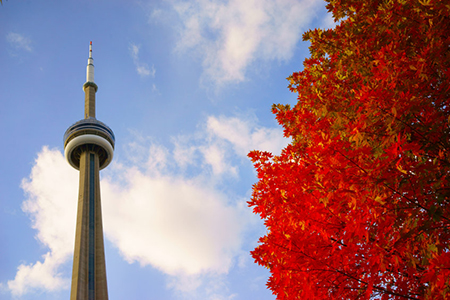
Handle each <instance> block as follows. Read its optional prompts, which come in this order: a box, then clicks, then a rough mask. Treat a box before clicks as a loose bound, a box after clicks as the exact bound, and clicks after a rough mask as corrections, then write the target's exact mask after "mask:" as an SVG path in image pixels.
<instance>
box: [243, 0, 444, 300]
mask: <svg viewBox="0 0 450 300" xmlns="http://www.w3.org/2000/svg"><path fill="white" fill-rule="evenodd" d="M328 2H329V4H328V5H327V8H328V10H329V11H331V12H333V15H334V17H335V20H336V21H337V22H338V24H339V25H337V26H336V28H334V29H329V30H320V29H315V30H312V31H309V32H307V33H305V35H304V39H305V40H308V41H310V42H311V46H310V51H311V57H310V58H308V59H306V60H305V62H304V70H303V71H301V72H298V73H294V74H292V75H291V76H290V77H289V78H288V80H289V81H290V85H289V88H290V89H291V90H292V91H293V92H296V93H298V103H297V104H296V105H295V107H292V108H291V107H289V106H288V105H274V107H273V112H274V113H275V114H276V117H277V120H278V121H279V123H280V124H281V125H283V127H284V133H285V136H287V137H291V138H292V143H291V144H290V145H288V146H287V147H286V148H285V149H284V150H283V151H282V153H281V155H279V156H273V155H271V154H270V153H266V152H259V151H253V152H251V153H250V154H249V156H250V158H251V159H252V161H253V162H254V165H255V168H256V169H257V172H258V179H259V181H258V182H257V183H256V184H255V185H254V189H253V196H252V199H251V201H249V205H250V206H251V207H253V209H254V212H255V213H257V214H259V215H260V216H261V218H263V219H264V220H265V225H266V226H267V228H268V232H269V233H268V234H267V235H266V236H264V237H262V238H261V239H260V245H259V246H258V247H257V248H256V249H255V250H254V251H252V255H253V257H254V258H255V260H256V262H257V263H259V264H261V265H262V266H265V267H267V268H268V269H269V270H270V272H271V277H270V279H269V282H268V287H269V288H270V289H271V290H272V291H273V293H274V294H276V295H277V299H449V298H450V185H449V179H450V178H449V176H448V175H449V173H450V161H449V159H450V153H449V149H450V128H449V120H450V118H449V117H450V79H449V78H450V3H449V1H442V0H440V1H439V0H393V1H385V0H384V1H380V0H365V1H360V0H329V1H328Z"/></svg>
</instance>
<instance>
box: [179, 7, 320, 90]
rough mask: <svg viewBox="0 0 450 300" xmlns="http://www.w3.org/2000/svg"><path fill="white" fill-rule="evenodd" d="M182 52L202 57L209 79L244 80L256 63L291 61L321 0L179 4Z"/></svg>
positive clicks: (218, 81)
mask: <svg viewBox="0 0 450 300" xmlns="http://www.w3.org/2000/svg"><path fill="white" fill-rule="evenodd" d="M173 3H174V4H173V5H174V9H175V11H176V12H177V14H178V16H179V17H180V20H181V23H182V27H181V29H180V33H179V36H180V40H179V43H178V48H179V49H180V50H183V51H184V50H189V49H190V50H192V51H193V52H195V53H199V54H201V56H202V57H203V58H202V59H203V67H204V70H205V74H204V75H205V76H204V78H205V79H206V78H207V79H210V80H212V81H213V82H214V83H216V84H219V85H220V84H224V83H227V82H240V81H244V80H245V79H246V73H247V71H248V69H249V68H250V67H251V66H252V64H253V63H255V62H256V61H260V62H264V61H270V60H279V61H286V60H288V59H290V58H291V57H292V55H293V52H294V49H295V46H296V44H297V42H298V41H299V40H300V38H301V34H302V31H303V30H304V29H306V28H307V26H308V25H309V23H310V22H311V20H312V18H313V17H314V16H315V14H314V9H315V8H316V7H318V6H319V5H323V3H322V1H318V0H301V1H297V0H246V1H241V0H229V1H225V2H224V1H219V0H195V1H177V0H176V1H174V2H173Z"/></svg>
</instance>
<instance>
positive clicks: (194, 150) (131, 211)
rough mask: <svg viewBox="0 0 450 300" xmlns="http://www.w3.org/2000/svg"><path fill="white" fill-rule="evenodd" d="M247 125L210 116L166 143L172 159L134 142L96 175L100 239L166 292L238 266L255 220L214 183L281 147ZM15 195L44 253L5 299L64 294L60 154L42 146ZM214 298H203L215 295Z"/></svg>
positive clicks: (70, 226) (73, 193) (69, 178)
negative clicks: (158, 276) (164, 284)
mask: <svg viewBox="0 0 450 300" xmlns="http://www.w3.org/2000/svg"><path fill="white" fill-rule="evenodd" d="M251 120H252V119H251V118H250V119H247V120H246V121H244V120H241V119H238V118H235V117H234V118H226V117H224V116H221V117H209V118H208V119H207V120H206V122H205V123H206V124H204V125H203V126H201V127H200V128H202V129H201V130H199V131H198V132H197V133H196V134H194V135H193V136H180V137H178V138H174V139H173V142H174V144H173V150H170V149H168V148H166V147H163V146H161V145H158V144H156V143H154V142H152V141H151V139H150V140H149V139H146V138H140V137H139V136H138V135H136V138H135V142H132V143H130V144H129V145H127V147H126V148H128V149H130V152H128V153H127V154H126V156H128V157H127V158H125V159H124V160H123V161H119V162H118V161H115V162H113V164H112V165H111V166H110V167H109V168H108V169H109V170H108V171H107V172H108V173H106V172H103V173H102V174H103V178H102V181H101V187H102V206H103V220H104V231H105V236H106V238H107V239H109V240H110V241H111V242H112V243H113V244H114V245H115V246H116V247H117V248H118V250H119V251H120V253H121V255H122V256H123V257H124V259H125V260H126V261H128V262H130V263H132V262H137V263H139V264H140V265H142V266H146V265H151V266H152V267H154V268H157V269H159V270H161V271H162V272H164V273H165V274H167V275H168V277H169V280H168V282H169V283H168V286H169V287H171V288H175V289H178V290H180V291H184V290H186V291H194V292H195V291H196V289H197V288H198V287H199V286H201V285H202V284H203V283H204V282H205V280H206V281H207V282H208V284H210V283H211V280H212V279H211V278H216V279H217V278H220V276H222V275H226V274H227V272H228V271H229V269H230V268H231V267H232V266H233V265H234V264H237V263H238V261H239V257H240V256H241V255H242V250H241V249H242V244H243V237H244V233H245V231H246V230H249V228H250V227H251V226H252V224H253V223H252V222H253V220H254V219H255V218H256V216H254V215H252V214H251V212H250V210H249V209H248V208H247V207H246V204H245V200H246V199H244V197H242V196H234V197H230V196H229V194H225V193H224V192H223V190H222V189H219V188H217V186H216V183H217V182H220V180H221V178H222V177H223V176H224V175H227V174H228V175H231V176H237V175H238V174H237V173H238V170H239V169H238V167H237V165H234V164H236V159H237V161H239V160H242V158H243V157H244V156H245V155H246V154H247V153H246V152H247V151H249V150H252V149H253V148H254V147H257V146H264V145H267V146H269V148H270V149H265V150H271V149H272V150H275V151H276V152H279V150H280V149H281V147H283V146H284V145H285V144H286V140H283V139H280V138H278V137H277V135H281V134H282V133H281V130H280V129H269V128H262V127H257V126H256V122H255V121H251ZM241 139H243V140H245V142H242V141H241ZM262 150H264V149H262ZM182 157H184V160H183V158H182ZM248 166H249V167H250V164H248ZM187 168H191V169H190V171H189V172H186V169H187ZM22 188H23V189H24V190H25V192H26V194H27V199H26V201H25V202H24V203H23V210H24V211H25V212H27V213H28V214H29V215H30V217H31V219H32V220H33V228H35V229H36V230H37V235H36V237H37V239H38V240H39V241H40V242H41V243H42V244H43V245H44V246H45V247H47V248H48V249H49V250H48V252H47V253H46V254H45V255H44V256H43V260H42V261H38V262H36V263H34V264H22V265H20V266H19V268H18V272H17V274H16V277H15V279H13V280H10V281H8V283H7V285H8V288H9V289H10V291H11V293H12V294H14V295H21V294H24V293H27V292H29V291H30V290H33V289H41V290H50V291H51V290H58V289H63V288H67V287H68V281H69V279H68V278H69V276H70V274H61V273H60V272H58V270H59V268H60V266H62V265H63V264H64V263H66V262H67V261H68V260H70V257H71V255H72V252H73V241H74V235H75V232H74V231H75V229H74V226H75V219H76V202H77V194H78V193H77V189H78V172H77V171H75V170H73V169H71V168H70V167H69V165H68V164H67V163H66V162H65V160H64V158H63V156H62V154H61V153H60V151H58V150H49V149H48V148H47V147H44V148H43V149H42V151H41V152H40V153H39V154H38V157H37V159H36V162H35V165H34V166H33V168H32V171H31V174H30V177H29V178H28V179H24V181H23V183H22ZM70 220H72V221H70ZM217 282H220V280H217ZM219 290H220V289H218V290H214V291H210V293H209V294H208V295H209V296H208V297H209V298H211V299H213V298H214V297H213V296H214V295H215V293H218V294H217V295H219V294H221V295H223V294H224V293H223V291H222V292H220V293H219V292H218V291H219ZM225 294H226V289H225ZM231 296H232V295H231ZM218 297H219V296H217V297H216V298H217V299H219V298H218Z"/></svg>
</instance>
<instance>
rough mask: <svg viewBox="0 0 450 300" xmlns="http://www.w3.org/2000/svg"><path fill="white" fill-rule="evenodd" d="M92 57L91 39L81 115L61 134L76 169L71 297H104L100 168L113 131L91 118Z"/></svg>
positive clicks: (88, 299)
mask: <svg viewBox="0 0 450 300" xmlns="http://www.w3.org/2000/svg"><path fill="white" fill-rule="evenodd" d="M93 62H94V60H93V58H92V42H91V43H90V46H89V58H88V65H87V70H86V83H85V84H84V85H83V89H84V93H85V103H84V119H82V120H80V121H78V122H76V123H75V124H73V125H72V126H70V127H69V128H68V129H67V130H66V133H65V134H64V154H65V157H66V160H67V161H68V163H69V164H70V165H71V166H72V167H74V168H75V169H77V170H79V171H80V187H79V193H78V212H77V224H76V233H75V251H74V255H73V270H72V288H71V292H70V299H71V300H106V299H108V288H107V284H106V265H105V250H104V244H103V225H102V210H101V201H100V170H102V169H104V168H105V167H106V166H108V165H109V163H110V162H111V160H112V158H113V154H114V143H115V138H114V133H113V131H112V130H111V129H110V128H109V127H108V126H106V125H105V124H104V123H102V122H100V121H98V120H97V119H96V118H95V93H96V92H97V89H98V87H97V85H96V84H95V83H94V63H93Z"/></svg>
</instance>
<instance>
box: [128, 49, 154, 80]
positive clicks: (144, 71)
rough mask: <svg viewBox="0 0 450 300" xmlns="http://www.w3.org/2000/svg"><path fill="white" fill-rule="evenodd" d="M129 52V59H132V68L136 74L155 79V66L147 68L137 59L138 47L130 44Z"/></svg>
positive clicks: (146, 65)
mask: <svg viewBox="0 0 450 300" xmlns="http://www.w3.org/2000/svg"><path fill="white" fill-rule="evenodd" d="M129 50H130V54H131V58H132V59H133V63H134V66H135V67H136V72H137V73H138V74H139V75H140V76H142V77H144V76H151V77H155V74H156V70H155V66H153V65H152V67H151V68H149V66H148V64H146V63H143V62H141V60H140V59H139V46H137V45H135V44H131V45H130V47H129Z"/></svg>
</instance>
